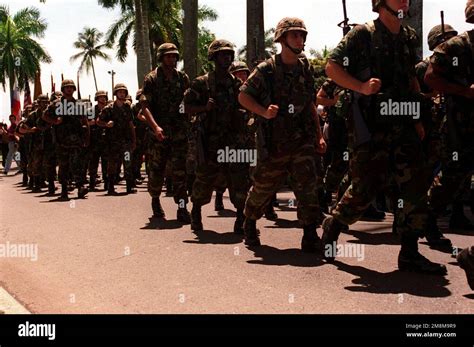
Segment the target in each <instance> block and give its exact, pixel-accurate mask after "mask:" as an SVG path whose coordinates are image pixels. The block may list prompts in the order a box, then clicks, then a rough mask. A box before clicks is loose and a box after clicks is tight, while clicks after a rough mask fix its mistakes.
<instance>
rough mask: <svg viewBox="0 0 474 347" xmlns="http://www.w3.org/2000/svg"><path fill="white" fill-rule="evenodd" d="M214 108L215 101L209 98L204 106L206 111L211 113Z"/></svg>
mask: <svg viewBox="0 0 474 347" xmlns="http://www.w3.org/2000/svg"><path fill="white" fill-rule="evenodd" d="M215 107H216V101H215V100H214V99H213V98H209V100H208V101H207V105H206V111H212V110H213V109H214V108H215Z"/></svg>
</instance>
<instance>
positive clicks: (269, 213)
mask: <svg viewBox="0 0 474 347" xmlns="http://www.w3.org/2000/svg"><path fill="white" fill-rule="evenodd" d="M265 218H266V219H268V220H277V219H278V215H277V214H276V212H275V209H274V208H273V203H272V202H271V201H270V203H269V204H268V205H267V207H265Z"/></svg>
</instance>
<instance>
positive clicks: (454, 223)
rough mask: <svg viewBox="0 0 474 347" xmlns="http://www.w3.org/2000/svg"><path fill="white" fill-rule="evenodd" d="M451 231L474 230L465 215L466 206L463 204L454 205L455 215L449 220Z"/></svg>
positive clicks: (473, 226) (456, 203)
mask: <svg viewBox="0 0 474 347" xmlns="http://www.w3.org/2000/svg"><path fill="white" fill-rule="evenodd" d="M449 228H450V229H461V230H469V231H473V230H474V225H473V224H472V223H471V221H470V220H469V218H467V217H466V215H465V214H464V206H463V204H462V202H455V203H453V214H452V215H451V218H450V220H449Z"/></svg>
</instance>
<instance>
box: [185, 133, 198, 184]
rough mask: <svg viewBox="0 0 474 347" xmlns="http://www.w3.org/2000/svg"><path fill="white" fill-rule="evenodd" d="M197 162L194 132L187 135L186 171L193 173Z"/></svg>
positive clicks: (189, 173)
mask: <svg viewBox="0 0 474 347" xmlns="http://www.w3.org/2000/svg"><path fill="white" fill-rule="evenodd" d="M196 163H197V145H196V137H195V135H194V134H189V135H188V151H187V153H186V172H187V173H188V175H194V173H195V171H196Z"/></svg>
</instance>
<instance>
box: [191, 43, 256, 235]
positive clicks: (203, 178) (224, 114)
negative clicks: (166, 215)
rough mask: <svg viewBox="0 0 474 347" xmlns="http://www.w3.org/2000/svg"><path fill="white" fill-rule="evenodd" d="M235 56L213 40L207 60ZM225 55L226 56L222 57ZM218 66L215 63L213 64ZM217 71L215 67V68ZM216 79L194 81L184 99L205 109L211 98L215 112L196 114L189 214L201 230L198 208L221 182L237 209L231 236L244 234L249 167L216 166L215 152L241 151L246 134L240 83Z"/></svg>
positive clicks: (194, 227)
mask: <svg viewBox="0 0 474 347" xmlns="http://www.w3.org/2000/svg"><path fill="white" fill-rule="evenodd" d="M221 52H230V54H232V56H233V54H234V48H233V45H232V43H230V42H228V41H225V40H216V41H214V42H212V43H211V45H210V46H209V52H208V58H209V60H210V61H214V62H215V63H216V59H218V58H217V55H218V54H221ZM224 54H225V53H224ZM216 65H217V63H216ZM216 69H217V66H216ZM221 76H222V77H218V74H217V72H216V71H211V72H209V73H208V74H206V75H204V76H200V77H198V78H196V79H195V80H194V81H193V82H192V84H191V87H190V89H188V90H187V91H186V95H185V98H184V101H185V104H186V109H188V106H201V107H202V106H205V105H207V104H208V101H209V99H210V98H212V99H213V100H214V101H215V108H214V109H213V110H211V111H207V112H203V113H200V114H198V122H199V125H198V135H197V136H198V138H197V145H196V147H197V159H198V163H197V167H196V178H195V181H194V185H193V189H192V202H193V210H192V213H191V217H192V223H191V228H192V230H195V231H199V230H202V229H203V226H202V221H201V207H202V206H204V205H206V204H208V203H209V202H210V201H211V197H212V192H213V190H214V189H215V188H216V186H217V185H221V188H222V185H223V184H222V182H223V180H222V178H223V177H225V182H226V184H227V186H228V188H229V194H230V201H231V202H232V204H233V205H234V207H235V208H236V209H237V218H236V221H235V224H234V232H235V233H238V234H242V233H243V228H242V227H243V222H244V215H243V209H244V206H245V199H246V197H247V192H248V188H249V180H248V167H249V163H246V162H227V161H226V160H224V161H225V162H218V151H226V149H229V150H242V149H246V148H245V147H244V142H245V139H246V138H247V136H248V131H247V128H246V124H245V113H246V112H245V111H244V110H242V109H241V108H240V105H239V102H238V99H237V98H238V95H239V88H240V85H241V83H242V82H241V81H240V80H239V79H238V78H235V77H234V76H233V75H232V74H231V73H229V72H228V71H222V75H221Z"/></svg>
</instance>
